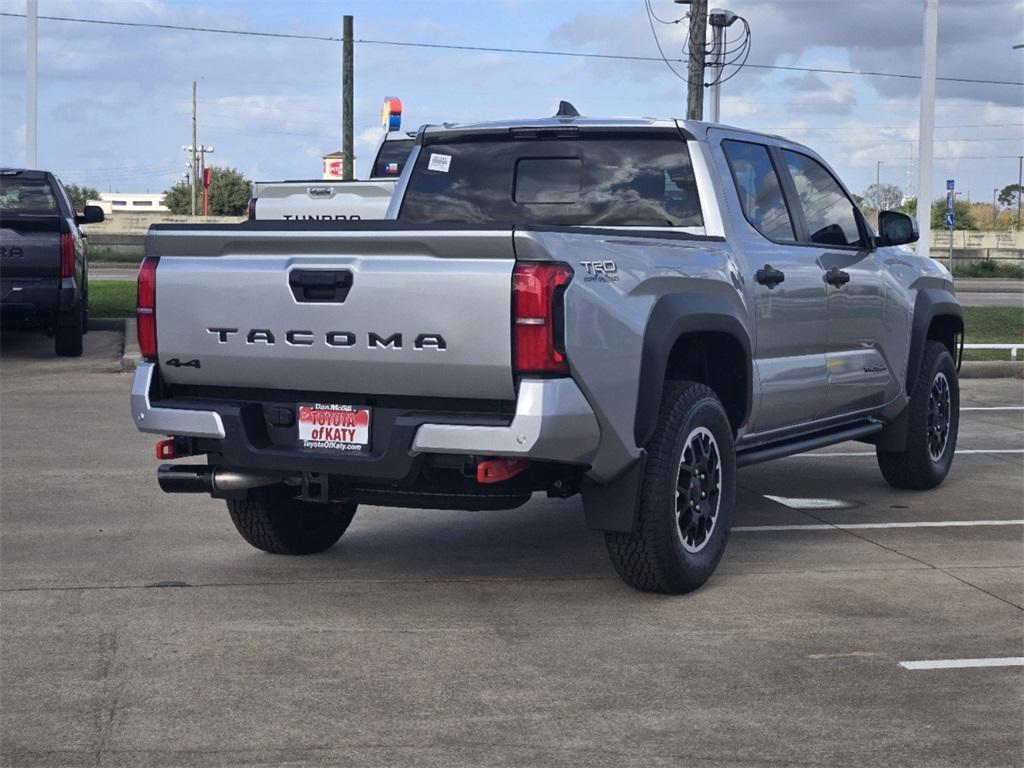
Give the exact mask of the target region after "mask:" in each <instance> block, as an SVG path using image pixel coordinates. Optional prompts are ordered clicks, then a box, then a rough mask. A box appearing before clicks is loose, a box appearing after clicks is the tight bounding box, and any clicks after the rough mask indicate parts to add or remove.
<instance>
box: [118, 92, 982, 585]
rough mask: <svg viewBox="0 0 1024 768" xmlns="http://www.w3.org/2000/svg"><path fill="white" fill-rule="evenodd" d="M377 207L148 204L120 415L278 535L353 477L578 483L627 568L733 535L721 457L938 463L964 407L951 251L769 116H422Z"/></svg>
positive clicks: (660, 570)
mask: <svg viewBox="0 0 1024 768" xmlns="http://www.w3.org/2000/svg"><path fill="white" fill-rule="evenodd" d="M388 216H389V220H385V221H377V222H361V223H353V222H313V223H310V222H304V223H301V224H295V223H290V222H279V221H268V222H260V221H256V222H249V223H244V224H239V225H159V226H154V227H153V228H152V229H151V230H150V233H149V235H148V236H147V241H146V254H147V255H146V258H145V261H144V262H143V265H142V267H141V270H140V274H139V304H138V306H139V308H138V312H139V314H138V327H139V342H140V347H141V350H142V353H143V355H144V357H145V362H143V363H142V364H141V365H140V366H139V367H138V370H137V372H136V375H135V380H134V384H133V388H132V395H131V406H132V415H133V417H134V419H135V423H136V424H137V425H138V427H139V429H141V430H143V431H146V432H153V433H157V434H160V435H165V436H167V437H166V438H165V439H162V440H161V441H160V442H158V443H157V455H158V457H161V458H166V459H175V458H182V457H187V456H204V455H205V460H206V463H204V464H185V465H182V464H175V463H169V464H164V465H162V466H160V468H159V469H158V472H157V477H158V481H159V484H160V486H161V488H163V490H165V491H167V492H171V493H175V492H205V493H209V494H212V495H213V496H214V497H217V498H224V499H226V501H227V507H228V511H229V513H230V515H231V519H232V520H233V522H234V524H235V526H236V527H237V529H238V531H239V533H241V535H242V536H243V537H244V538H245V540H246V541H248V542H249V543H250V544H252V545H253V546H255V547H257V548H259V549H262V550H265V551H268V552H274V553H283V554H305V553H311V552H317V551H321V550H324V549H326V548H328V547H330V546H332V545H333V544H334V543H335V542H336V541H337V540H338V539H339V538H340V537H341V535H342V534H343V533H344V532H345V529H346V528H347V526H348V525H349V523H350V522H351V520H352V517H353V515H354V514H355V512H356V508H357V505H359V504H366V505H372V506H398V507H421V508H425V509H451V508H454V509H476V510H478V509H509V508H513V507H516V506H518V505H521V504H524V503H525V502H526V501H527V500H528V499H529V498H530V495H531V494H532V493H534V492H538V491H545V492H547V494H548V495H551V496H556V497H569V496H572V495H574V494H577V493H579V494H581V496H582V502H583V509H584V511H585V516H586V522H587V524H588V526H589V527H591V528H593V529H596V530H600V531H604V532H605V538H606V541H607V547H608V552H609V555H610V556H611V560H612V563H613V565H614V567H615V570H616V571H617V572H618V573H619V575H620V576H621V577H622V579H623V580H624V581H625V582H626V583H628V584H629V585H631V586H633V587H636V588H637V589H642V590H648V591H655V592H666V593H681V592H687V591H690V590H693V589H695V588H697V587H698V586H700V585H701V584H703V583H704V582H705V581H706V580H707V579H708V577H709V576H710V575H711V574H712V572H713V571H714V569H715V567H716V565H717V564H718V561H719V560H720V558H721V557H722V553H723V551H724V549H725V545H726V540H727V539H728V536H729V529H730V525H731V523H732V518H733V509H734V506H735V487H736V473H737V470H738V469H739V468H740V467H743V466H746V465H750V464H754V463H756V462H763V461H767V460H769V459H775V458H779V457H782V456H787V455H791V454H795V453H800V452H804V451H809V450H813V449H816V448H821V447H823V446H827V445H830V444H833V443H838V442H841V441H844V440H860V441H863V442H867V443H872V444H874V445H875V448H876V451H877V454H878V464H879V466H880V468H881V471H882V474H883V475H884V477H885V479H886V480H887V481H888V482H889V483H890V484H891V485H893V486H895V487H897V488H913V489H920V490H925V489H929V488H933V487H935V486H936V485H938V484H939V483H941V482H942V480H943V479H944V478H945V476H946V474H947V473H948V472H949V468H950V464H951V463H952V461H953V453H954V449H955V445H956V438H957V425H958V413H959V390H958V385H957V370H958V364H957V362H956V360H957V358H958V356H962V353H961V352H960V350H961V349H962V347H961V342H962V337H963V319H962V313H961V309H960V306H959V303H958V301H957V299H956V296H955V294H954V291H953V283H952V279H951V277H950V274H949V272H947V271H946V269H945V268H943V267H942V266H941V265H939V264H938V263H936V262H934V261H932V260H931V259H929V258H928V257H927V256H921V255H916V254H915V253H914V252H913V251H912V250H910V249H909V248H907V247H904V244H906V243H910V242H913V241H914V240H916V238H917V232H916V227H915V224H914V222H913V221H912V220H911V219H910V218H908V217H907V216H905V215H904V214H901V213H896V212H888V211H886V212H883V213H881V214H880V215H879V220H878V228H877V232H876V231H875V229H873V228H872V227H871V226H870V225H869V223H868V222H867V221H866V220H865V218H864V216H863V215H862V214H861V212H860V211H859V210H858V208H857V206H856V205H855V204H854V202H853V200H852V199H851V197H850V194H849V192H848V191H847V190H846V188H845V187H844V186H843V184H842V183H841V182H840V181H839V180H838V178H837V177H836V175H835V174H834V173H833V172H832V171H831V170H830V169H829V167H828V165H827V164H826V163H825V162H824V161H823V160H822V159H821V158H820V157H819V156H818V155H816V154H815V153H814V152H812V151H811V150H809V149H807V148H806V147H803V146H801V145H799V144H795V143H793V142H790V141H787V140H785V139H783V138H780V137H778V136H769V135H764V134H759V133H753V132H750V131H745V130H739V129H734V128H728V127H725V126H721V125H713V124H704V123H698V122H684V121H677V120H664V119H662V120H659V119H608V120H598V119H589V118H583V117H580V116H579V115H578V114H576V111H575V110H574V109H572V107H571V105H568V104H564V103H563V105H562V107H560V109H559V114H558V115H556V116H555V117H553V118H545V119H539V120H529V121H516V122H502V123H487V124H474V125H445V126H443V127H425V128H423V129H421V130H420V132H419V134H418V136H417V138H416V144H415V146H414V148H413V150H412V154H411V156H410V158H409V162H408V164H407V166H406V168H405V170H404V171H403V173H402V176H401V179H400V181H399V185H398V189H397V191H396V194H395V197H394V200H393V202H392V204H391V208H390V210H389V214H388Z"/></svg>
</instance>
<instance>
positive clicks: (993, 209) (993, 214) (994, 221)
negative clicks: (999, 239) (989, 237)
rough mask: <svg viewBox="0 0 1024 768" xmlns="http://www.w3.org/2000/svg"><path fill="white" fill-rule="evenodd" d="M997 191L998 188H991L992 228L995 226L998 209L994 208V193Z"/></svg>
mask: <svg viewBox="0 0 1024 768" xmlns="http://www.w3.org/2000/svg"><path fill="white" fill-rule="evenodd" d="M998 193H999V190H998V189H993V190H992V229H993V230H995V228H996V213H998V209H997V208H996V195H997V194H998Z"/></svg>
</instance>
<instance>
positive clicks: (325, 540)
mask: <svg viewBox="0 0 1024 768" xmlns="http://www.w3.org/2000/svg"><path fill="white" fill-rule="evenodd" d="M228 512H229V513H230V514H231V522H233V523H234V524H235V528H237V529H238V532H239V533H240V534H242V538H243V539H245V540H246V541H247V542H249V543H250V544H251V545H252V546H254V547H256V549H262V550H263V551H264V552H271V553H273V554H275V555H309V554H313V553H314V552H323V551H324V550H325V549H328V548H330V547H331V546H333V545H334V544H335V543H336V542H337V541H338V539H340V538H341V535H342V534H343V533H345V530H346V529H347V528H348V526H349V523H351V522H352V518H353V516H354V515H355V513H356V505H355V504H311V503H309V502H305V501H299V500H298V499H297V498H295V489H294V488H291V487H289V486H287V485H270V486H266V487H265V488H254V489H252V490H250V491H249V493H248V495H247V497H246V498H245V499H229V500H228Z"/></svg>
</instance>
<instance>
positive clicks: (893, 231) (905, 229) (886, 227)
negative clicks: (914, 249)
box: [877, 211, 918, 246]
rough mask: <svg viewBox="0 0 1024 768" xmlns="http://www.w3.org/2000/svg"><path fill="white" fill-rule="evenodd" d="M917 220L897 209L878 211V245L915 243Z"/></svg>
mask: <svg viewBox="0 0 1024 768" xmlns="http://www.w3.org/2000/svg"><path fill="white" fill-rule="evenodd" d="M917 238H918V233H917V222H916V221H914V219H912V218H911V217H910V216H907V214H905V213H900V212H899V211H880V212H879V214H878V239H877V242H878V245H879V246H884V245H905V244H907V243H916V242H917Z"/></svg>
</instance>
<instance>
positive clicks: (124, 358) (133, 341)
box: [121, 317, 142, 373]
mask: <svg viewBox="0 0 1024 768" xmlns="http://www.w3.org/2000/svg"><path fill="white" fill-rule="evenodd" d="M123 327H124V352H123V353H122V354H121V370H122V371H124V372H125V373H127V372H130V371H134V370H135V368H136V366H138V364H139V363H140V362H141V361H142V353H141V352H139V340H138V331H137V327H136V324H135V318H133V317H128V318H125V320H124V326H123Z"/></svg>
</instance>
